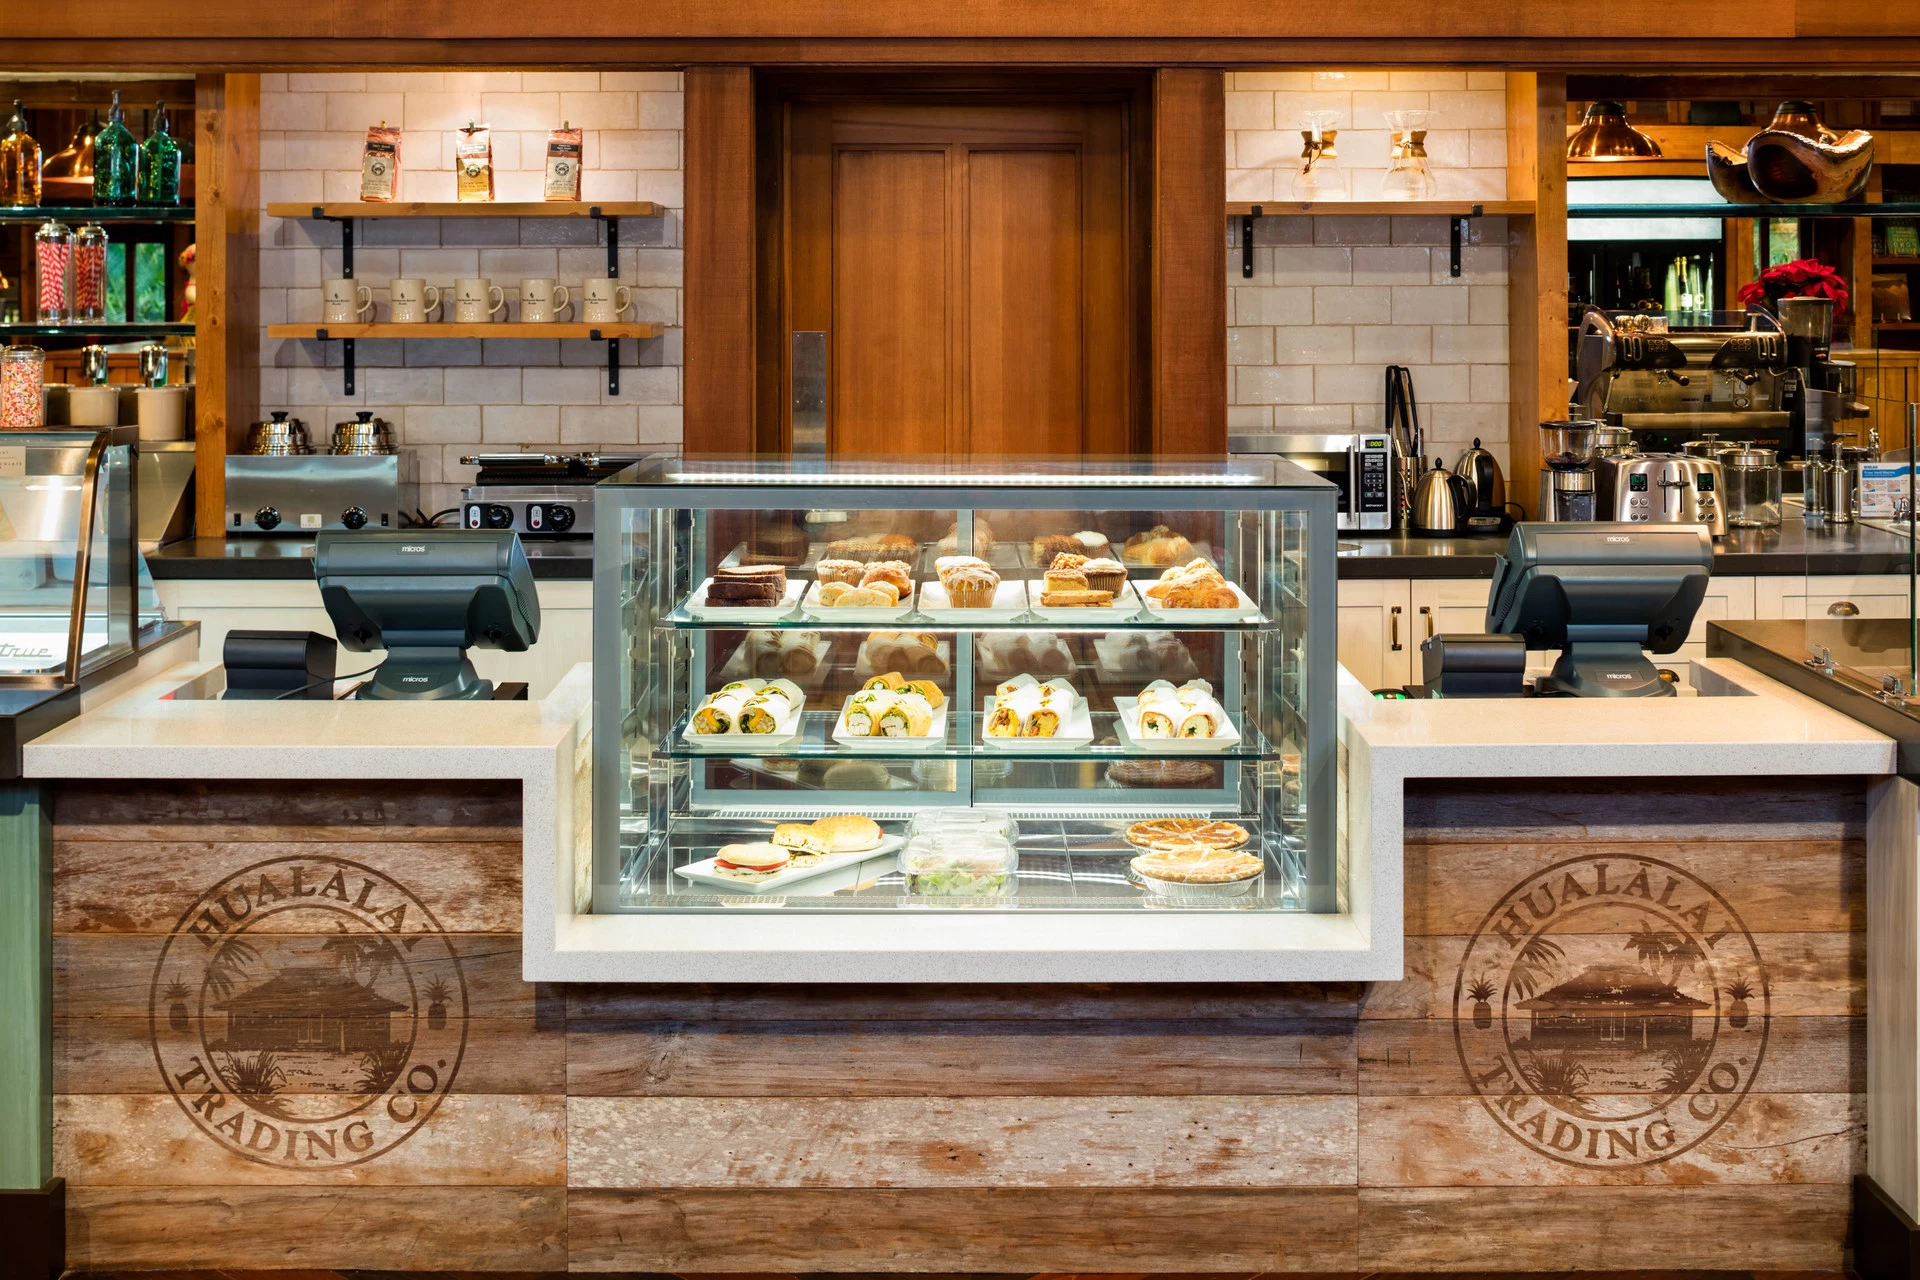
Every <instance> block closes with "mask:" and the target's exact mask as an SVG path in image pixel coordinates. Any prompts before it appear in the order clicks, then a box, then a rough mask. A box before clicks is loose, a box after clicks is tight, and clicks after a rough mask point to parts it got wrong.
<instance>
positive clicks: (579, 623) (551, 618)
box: [154, 578, 593, 701]
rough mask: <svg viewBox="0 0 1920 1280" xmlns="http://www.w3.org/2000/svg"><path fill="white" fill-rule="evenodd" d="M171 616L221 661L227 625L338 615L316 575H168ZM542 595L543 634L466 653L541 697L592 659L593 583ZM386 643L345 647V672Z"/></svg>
mask: <svg viewBox="0 0 1920 1280" xmlns="http://www.w3.org/2000/svg"><path fill="white" fill-rule="evenodd" d="M154 586H155V588H156V589H157V590H158V592H159V595H160V606H161V608H162V609H163V610H164V611H165V613H166V615H167V616H168V617H169V618H176V619H179V620H180V621H182V622H198V623H199V624H200V656H201V657H202V658H205V659H208V660H216V661H217V660H218V659H219V657H220V652H221V649H222V648H223V647H224V646H225V643H226V638H227V632H229V631H317V632H319V633H320V634H321V635H323V636H330V635H332V634H333V633H334V632H333V620H332V619H331V618H329V617H328V616H327V609H326V606H325V605H323V604H321V603H320V586H319V584H318V583H316V582H313V581H311V580H306V581H294V580H278V581H275V580H268V581H253V582H243V581H220V580H210V579H180V578H167V579H163V580H161V581H159V582H156V583H155V584H154ZM535 588H536V590H537V592H538V595H539V600H540V639H539V640H538V641H537V642H535V644H534V646H533V647H532V648H531V649H529V650H527V651H526V652H525V653H504V652H502V651H501V650H498V649H474V650H471V651H470V652H469V656H470V657H471V658H472V659H473V669H474V670H475V671H477V672H479V673H480V675H481V676H483V677H484V678H486V679H488V680H493V681H496V682H498V681H503V680H523V681H525V682H526V684H527V696H528V697H529V698H532V699H535V700H536V701H537V700H538V699H541V698H544V697H546V696H547V694H549V693H551V692H552V691H553V686H554V685H556V684H558V683H559V682H560V678H561V677H562V676H564V675H566V674H567V672H568V671H570V670H571V669H572V668H573V665H574V664H575V663H576V662H590V661H592V660H593V584H592V583H591V582H555V581H545V582H539V583H536V584H535ZM386 656H387V655H386V652H385V651H384V650H375V651H373V652H371V653H349V652H347V651H346V650H344V649H343V650H341V652H340V655H339V660H338V665H337V668H336V669H337V670H338V671H339V672H340V673H341V674H343V675H344V674H347V673H349V672H354V671H360V670H364V669H365V668H368V667H373V666H377V665H378V664H379V663H380V662H382V661H384V660H385V658H386Z"/></svg>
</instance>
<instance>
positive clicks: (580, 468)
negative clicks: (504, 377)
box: [460, 453, 643, 541]
mask: <svg viewBox="0 0 1920 1280" xmlns="http://www.w3.org/2000/svg"><path fill="white" fill-rule="evenodd" d="M642 456H643V455H641V454H637V453H636V454H613V453H569V454H554V453H482V454H477V455H475V456H472V457H467V458H462V459H460V464H461V465H462V466H466V467H478V468H480V474H479V475H478V476H476V477H474V482H473V483H472V484H471V485H469V486H467V487H466V488H464V489H462V490H461V491H460V523H461V524H462V525H463V526H465V527H466V528H468V529H512V530H513V531H514V532H516V533H518V534H519V535H520V536H521V537H522V538H525V539H532V538H542V539H550V540H556V541H557V540H564V539H583V540H590V539H592V537H593V486H594V485H596V484H599V483H600V482H601V481H602V480H605V479H606V478H607V477H608V476H610V475H613V474H614V473H615V472H617V471H621V470H623V469H625V468H626V467H629V466H631V465H633V464H634V463H636V462H638V461H640V459H641V457H642Z"/></svg>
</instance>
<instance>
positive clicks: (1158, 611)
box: [1140, 580, 1263, 624]
mask: <svg viewBox="0 0 1920 1280" xmlns="http://www.w3.org/2000/svg"><path fill="white" fill-rule="evenodd" d="M1152 585H1153V583H1152V582H1148V581H1145V580H1143V581H1142V582H1141V583H1140V598H1141V599H1142V600H1145V601H1146V602H1147V611H1148V612H1149V613H1151V614H1152V615H1153V616H1154V617H1155V618H1156V619H1158V620H1159V621H1161V622H1165V623H1168V624H1173V623H1178V622H1210V623H1216V624H1217V623H1221V622H1260V621H1263V619H1262V618H1261V616H1260V606H1259V605H1257V604H1255V603H1254V602H1253V598H1252V597H1251V596H1249V595H1248V594H1247V593H1246V592H1245V591H1242V590H1241V589H1240V584H1239V583H1237V582H1229V583H1228V584H1227V585H1228V586H1230V587H1232V588H1233V594H1234V595H1235V596H1237V597H1239V600H1240V603H1239V604H1237V605H1235V606H1234V607H1233V608H1231V609H1169V608H1167V607H1166V606H1165V605H1163V604H1161V603H1160V602H1159V601H1158V600H1154V599H1152V598H1150V597H1149V596H1148V595H1147V593H1146V589H1147V588H1148V587H1150V586H1152Z"/></svg>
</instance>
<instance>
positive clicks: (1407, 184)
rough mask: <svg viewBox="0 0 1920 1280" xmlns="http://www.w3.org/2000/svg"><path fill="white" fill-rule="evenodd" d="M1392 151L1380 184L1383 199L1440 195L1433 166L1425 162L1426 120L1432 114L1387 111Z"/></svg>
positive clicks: (1431, 116) (1429, 197)
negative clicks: (1384, 175)
mask: <svg viewBox="0 0 1920 1280" xmlns="http://www.w3.org/2000/svg"><path fill="white" fill-rule="evenodd" d="M1386 118H1387V128H1388V129H1390V130H1392V138H1393V149H1392V150H1391V151H1390V152H1388V159H1387V176H1386V177H1385V178H1384V179H1382V180H1381V182H1380V198H1381V199H1382V200H1431V199H1433V198H1434V197H1435V196H1437V195H1438V194H1439V193H1440V184H1439V183H1438V182H1436V181H1434V177H1433V166H1432V165H1430V164H1428V163H1427V121H1428V120H1430V119H1432V118H1433V113H1432V112H1431V111H1389V112H1387V113H1386Z"/></svg>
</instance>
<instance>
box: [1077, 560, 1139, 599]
mask: <svg viewBox="0 0 1920 1280" xmlns="http://www.w3.org/2000/svg"><path fill="white" fill-rule="evenodd" d="M1079 569H1080V572H1081V573H1082V574H1083V575H1085V577H1086V579H1087V586H1088V587H1089V588H1090V589H1092V590H1094V591H1111V592H1113V594H1114V595H1116V596H1117V595H1119V594H1120V592H1121V591H1123V590H1124V589H1125V588H1126V585H1127V566H1125V565H1123V564H1121V563H1120V562H1119V561H1118V560H1108V559H1104V558H1101V559H1094V560H1087V561H1084V562H1083V563H1081V564H1080V565H1079Z"/></svg>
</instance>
